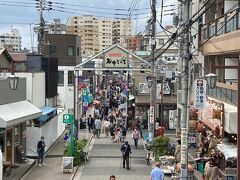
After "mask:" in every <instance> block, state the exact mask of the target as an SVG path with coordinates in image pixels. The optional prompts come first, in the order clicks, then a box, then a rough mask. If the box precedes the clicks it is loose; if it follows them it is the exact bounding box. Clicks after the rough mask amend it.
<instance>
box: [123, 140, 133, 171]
mask: <svg viewBox="0 0 240 180" xmlns="http://www.w3.org/2000/svg"><path fill="white" fill-rule="evenodd" d="M121 152H122V158H123V168H125V163H126V166H127V169H128V170H129V169H130V167H129V155H130V154H132V151H131V147H130V145H129V144H128V142H127V141H125V143H124V144H123V145H122V147H121Z"/></svg>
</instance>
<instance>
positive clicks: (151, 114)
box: [149, 106, 154, 124]
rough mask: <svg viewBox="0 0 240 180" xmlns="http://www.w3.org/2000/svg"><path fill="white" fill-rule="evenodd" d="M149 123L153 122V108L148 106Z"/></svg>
mask: <svg viewBox="0 0 240 180" xmlns="http://www.w3.org/2000/svg"><path fill="white" fill-rule="evenodd" d="M149 122H150V124H153V122H154V108H153V106H150V111H149Z"/></svg>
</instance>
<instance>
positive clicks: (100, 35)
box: [66, 16, 132, 54]
mask: <svg viewBox="0 0 240 180" xmlns="http://www.w3.org/2000/svg"><path fill="white" fill-rule="evenodd" d="M131 29H132V28H131V21H130V20H125V19H119V20H115V19H111V18H101V19H97V18H96V17H94V16H72V17H69V18H68V20H67V28H66V33H67V34H74V35H78V36H80V37H81V47H82V53H83V54H89V53H94V52H98V51H102V50H104V49H105V48H107V47H109V46H111V45H112V44H113V43H120V44H121V45H122V46H124V47H127V42H126V39H127V36H129V35H131Z"/></svg>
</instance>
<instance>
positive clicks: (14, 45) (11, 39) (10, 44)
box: [0, 28, 22, 51]
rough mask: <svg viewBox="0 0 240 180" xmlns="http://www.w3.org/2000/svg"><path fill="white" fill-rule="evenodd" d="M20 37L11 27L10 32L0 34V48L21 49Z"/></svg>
mask: <svg viewBox="0 0 240 180" xmlns="http://www.w3.org/2000/svg"><path fill="white" fill-rule="evenodd" d="M21 39H22V37H21V36H20V34H19V31H18V30H17V29H14V28H12V29H11V33H4V34H1V35H0V48H7V49H11V50H13V51H21V42H22V41H21Z"/></svg>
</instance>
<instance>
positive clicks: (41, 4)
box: [38, 0, 45, 54]
mask: <svg viewBox="0 0 240 180" xmlns="http://www.w3.org/2000/svg"><path fill="white" fill-rule="evenodd" d="M44 8H45V0H40V1H39V18H40V19H39V20H40V24H39V35H38V43H39V44H38V53H39V54H41V53H42V50H43V49H42V48H43V44H44V19H43V10H44Z"/></svg>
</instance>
